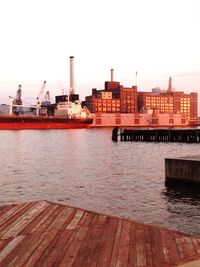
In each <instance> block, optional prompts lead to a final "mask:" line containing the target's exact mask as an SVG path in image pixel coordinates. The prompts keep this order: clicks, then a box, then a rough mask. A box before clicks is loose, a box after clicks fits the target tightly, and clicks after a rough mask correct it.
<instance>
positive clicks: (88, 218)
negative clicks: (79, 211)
mask: <svg viewBox="0 0 200 267" xmlns="http://www.w3.org/2000/svg"><path fill="white" fill-rule="evenodd" d="M95 216H97V215H95V214H94V213H90V212H87V211H85V213H84V214H83V217H82V218H81V220H80V221H79V223H78V226H85V227H86V226H90V225H91V223H92V221H93V220H94V219H95Z"/></svg>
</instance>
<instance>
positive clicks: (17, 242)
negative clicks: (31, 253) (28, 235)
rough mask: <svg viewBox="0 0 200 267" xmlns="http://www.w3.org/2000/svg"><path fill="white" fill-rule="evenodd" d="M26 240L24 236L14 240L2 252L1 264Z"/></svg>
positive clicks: (0, 256) (0, 255)
mask: <svg viewBox="0 0 200 267" xmlns="http://www.w3.org/2000/svg"><path fill="white" fill-rule="evenodd" d="M23 239H24V236H22V235H21V236H17V237H15V238H14V239H12V240H11V241H10V242H9V243H8V244H7V246H6V247H4V249H3V250H2V251H1V252H0V262H1V261H2V260H3V259H4V258H5V257H6V256H7V255H8V254H9V253H10V252H11V251H12V250H13V249H14V248H15V247H16V246H17V245H18V244H19V243H20V242H21V241H22V240H23Z"/></svg>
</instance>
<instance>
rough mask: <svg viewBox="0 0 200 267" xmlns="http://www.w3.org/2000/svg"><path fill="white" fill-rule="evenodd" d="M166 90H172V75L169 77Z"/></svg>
mask: <svg viewBox="0 0 200 267" xmlns="http://www.w3.org/2000/svg"><path fill="white" fill-rule="evenodd" d="M168 92H169V93H170V92H172V77H169V84H168Z"/></svg>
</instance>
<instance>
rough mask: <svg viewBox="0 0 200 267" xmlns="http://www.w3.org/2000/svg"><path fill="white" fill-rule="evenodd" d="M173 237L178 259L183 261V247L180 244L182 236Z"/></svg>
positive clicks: (181, 243) (175, 235)
mask: <svg viewBox="0 0 200 267" xmlns="http://www.w3.org/2000/svg"><path fill="white" fill-rule="evenodd" d="M174 237H175V241H176V245H177V248H178V253H179V258H180V259H181V260H183V259H184V247H183V242H182V235H179V234H177V233H174Z"/></svg>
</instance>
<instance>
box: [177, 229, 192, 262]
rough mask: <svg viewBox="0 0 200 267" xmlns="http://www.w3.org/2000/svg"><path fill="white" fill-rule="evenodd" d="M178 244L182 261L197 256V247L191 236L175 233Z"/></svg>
mask: <svg viewBox="0 0 200 267" xmlns="http://www.w3.org/2000/svg"><path fill="white" fill-rule="evenodd" d="M174 235H175V238H176V243H177V246H178V251H179V255H180V259H184V258H187V257H190V256H193V255H195V254H196V250H195V247H194V245H193V242H192V240H191V237H190V236H183V235H182V234H177V233H175V234H174Z"/></svg>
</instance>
